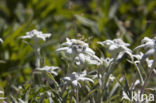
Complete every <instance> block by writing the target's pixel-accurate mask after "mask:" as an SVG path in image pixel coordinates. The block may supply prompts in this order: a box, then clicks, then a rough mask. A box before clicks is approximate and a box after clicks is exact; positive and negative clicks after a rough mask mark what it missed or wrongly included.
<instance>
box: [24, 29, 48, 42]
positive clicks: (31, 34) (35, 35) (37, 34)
mask: <svg viewBox="0 0 156 103" xmlns="http://www.w3.org/2000/svg"><path fill="white" fill-rule="evenodd" d="M50 36H51V34H50V33H45V34H43V33H42V32H41V31H37V30H35V29H34V30H32V31H30V32H26V35H25V36H21V38H22V39H41V40H43V41H45V40H46V38H49V37H50Z"/></svg>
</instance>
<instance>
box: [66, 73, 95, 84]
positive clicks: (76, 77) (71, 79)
mask: <svg viewBox="0 0 156 103" xmlns="http://www.w3.org/2000/svg"><path fill="white" fill-rule="evenodd" d="M86 75H87V73H86V71H84V72H82V73H76V72H73V73H72V74H69V75H68V76H66V77H64V78H63V80H65V81H66V82H65V83H71V84H72V85H73V86H76V87H77V86H80V87H81V84H80V83H79V81H90V82H92V83H93V82H94V81H93V80H92V79H90V78H87V77H86Z"/></svg>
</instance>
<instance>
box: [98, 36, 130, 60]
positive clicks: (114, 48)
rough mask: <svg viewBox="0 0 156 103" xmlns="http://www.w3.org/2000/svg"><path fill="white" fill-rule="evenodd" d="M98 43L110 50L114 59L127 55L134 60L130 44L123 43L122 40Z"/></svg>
mask: <svg viewBox="0 0 156 103" xmlns="http://www.w3.org/2000/svg"><path fill="white" fill-rule="evenodd" d="M97 43H98V44H100V45H102V46H104V47H105V48H108V51H109V52H110V53H111V54H112V56H113V57H117V58H119V59H120V58H121V57H122V56H123V55H124V54H125V53H127V54H128V55H129V56H130V57H131V58H132V53H131V50H130V49H129V48H128V46H129V44H128V43H125V42H123V41H122V39H114V40H106V41H103V42H97Z"/></svg>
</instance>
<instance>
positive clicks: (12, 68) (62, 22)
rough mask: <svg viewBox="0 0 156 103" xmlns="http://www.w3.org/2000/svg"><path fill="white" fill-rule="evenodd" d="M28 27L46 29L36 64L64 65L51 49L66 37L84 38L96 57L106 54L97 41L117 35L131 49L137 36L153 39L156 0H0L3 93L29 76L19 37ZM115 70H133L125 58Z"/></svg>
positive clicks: (27, 54) (29, 58)
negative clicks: (40, 60) (47, 37)
mask: <svg viewBox="0 0 156 103" xmlns="http://www.w3.org/2000/svg"><path fill="white" fill-rule="evenodd" d="M32 29H37V30H40V31H43V32H44V33H52V37H51V38H49V39H48V40H47V42H46V43H45V44H43V45H42V49H41V54H42V65H44V64H45V65H54V66H61V67H62V68H64V67H65V66H64V65H61V64H62V63H63V62H64V61H63V60H62V59H61V56H60V55H59V54H57V53H56V52H55V50H56V49H57V48H58V47H59V46H60V43H62V42H64V41H65V38H66V37H69V38H77V39H81V40H84V41H86V42H88V43H89V45H90V47H91V48H93V49H94V50H95V51H96V54H97V55H98V56H101V55H102V54H104V55H105V56H109V55H108V54H107V53H105V50H104V49H103V48H102V47H100V46H98V45H97V44H96V42H97V41H103V40H106V39H114V38H117V37H120V38H122V39H123V40H124V41H125V42H128V43H130V44H131V47H130V48H132V49H133V48H134V47H136V46H137V45H139V44H140V42H141V39H143V37H145V36H148V37H153V36H154V35H155V33H156V0H0V38H2V39H3V40H4V43H3V44H0V88H3V89H5V90H6V91H10V89H11V86H13V85H15V86H18V85H21V84H24V83H25V82H26V81H27V80H31V73H32V71H33V69H34V53H33V50H32V48H31V47H30V46H28V45H26V44H25V43H23V41H22V40H20V39H19V37H20V36H22V35H25V33H26V32H28V31H31V30H32ZM101 52H104V53H101ZM118 68H119V69H118V71H116V72H117V73H119V72H121V74H122V71H123V68H124V69H125V71H126V72H127V74H128V73H134V71H136V69H133V68H134V67H133V66H129V64H128V63H127V62H126V63H125V65H121V66H119V67H118ZM134 74H135V73H134ZM127 78H129V79H130V80H131V79H132V75H127ZM7 93H9V92H7Z"/></svg>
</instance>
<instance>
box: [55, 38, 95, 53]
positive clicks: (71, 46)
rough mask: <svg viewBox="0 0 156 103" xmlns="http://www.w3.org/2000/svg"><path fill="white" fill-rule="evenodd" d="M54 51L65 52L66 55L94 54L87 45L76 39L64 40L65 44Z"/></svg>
mask: <svg viewBox="0 0 156 103" xmlns="http://www.w3.org/2000/svg"><path fill="white" fill-rule="evenodd" d="M56 51H66V54H67V55H71V54H77V53H87V54H95V52H94V51H93V50H92V49H90V48H89V46H88V44H87V43H85V42H83V41H81V40H76V39H69V38H66V42H65V43H63V44H62V47H61V48H59V49H57V50H56Z"/></svg>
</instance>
